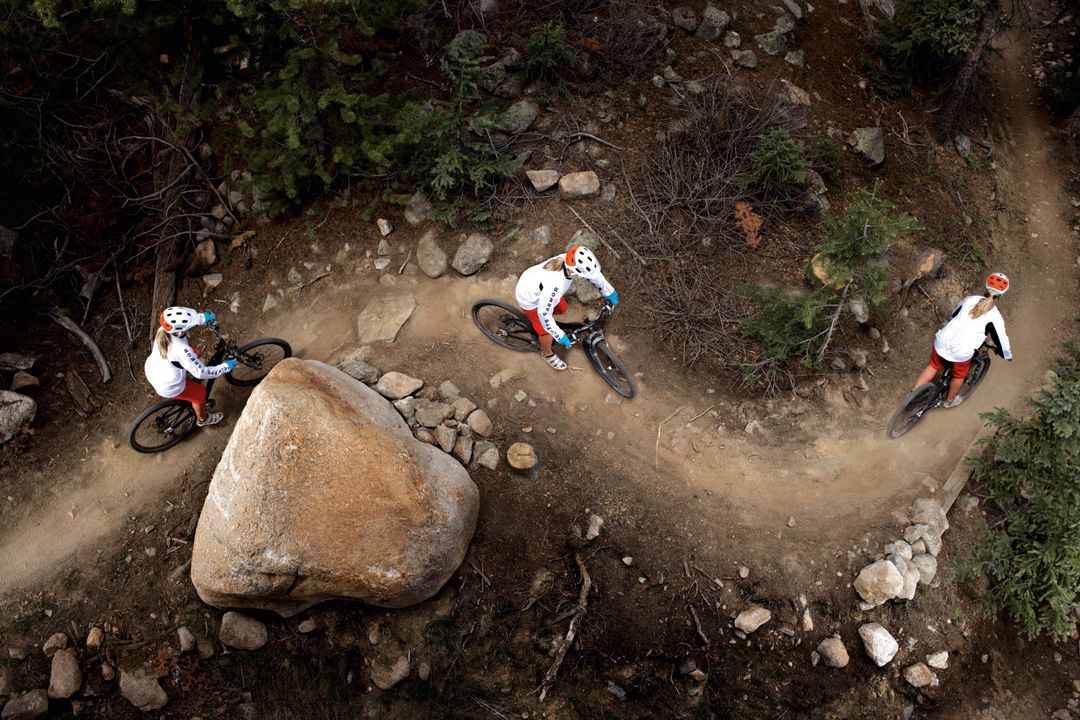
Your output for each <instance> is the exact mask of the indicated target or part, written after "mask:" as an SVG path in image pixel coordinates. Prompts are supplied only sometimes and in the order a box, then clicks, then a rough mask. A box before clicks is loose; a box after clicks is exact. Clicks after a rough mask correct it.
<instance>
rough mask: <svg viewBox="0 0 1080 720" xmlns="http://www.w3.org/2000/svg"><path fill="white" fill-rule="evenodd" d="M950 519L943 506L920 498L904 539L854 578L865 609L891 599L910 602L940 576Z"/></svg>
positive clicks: (912, 511)
mask: <svg viewBox="0 0 1080 720" xmlns="http://www.w3.org/2000/svg"><path fill="white" fill-rule="evenodd" d="M948 529H949V520H948V518H947V517H946V516H945V509H944V508H943V507H942V506H941V503H940V502H938V501H937V500H935V499H933V498H919V499H918V500H916V501H915V502H914V503H912V506H911V523H910V524H909V525H908V526H907V527H906V528H905V529H904V533H903V538H902V539H899V538H898V539H897V540H895V541H893V542H891V543H888V544H887V545H885V556H884V557H882V558H880V559H878V560H877V561H875V562H873V563H871V564H870V565H867V566H866V567H864V568H863V569H862V570H861V571H860V572H859V575H858V577H857V578H856V579H855V591H856V592H857V593H858V594H859V597H860V598H862V602H861V603H860V605H859V607H860V609H862V610H869V609H870V608H873V607H876V606H878V605H882V604H884V603H886V602H888V601H889V600H893V599H896V600H910V599H912V598H913V597H915V590H916V588H917V586H918V585H919V584H922V585H930V584H931V583H932V582H934V578H935V577H936V576H937V555H938V553H939V552H941V536H942V533H944V532H945V531H946V530H948Z"/></svg>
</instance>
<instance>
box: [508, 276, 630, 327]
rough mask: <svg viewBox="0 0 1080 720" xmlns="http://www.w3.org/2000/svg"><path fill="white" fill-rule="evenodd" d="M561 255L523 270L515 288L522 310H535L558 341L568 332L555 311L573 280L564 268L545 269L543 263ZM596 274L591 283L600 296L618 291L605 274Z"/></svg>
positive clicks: (541, 321) (515, 295)
mask: <svg viewBox="0 0 1080 720" xmlns="http://www.w3.org/2000/svg"><path fill="white" fill-rule="evenodd" d="M560 258H562V255H556V256H555V257H553V258H548V259H547V260H545V261H544V262H542V263H540V264H539V265H533V266H532V267H531V268H529V269H528V270H526V271H525V272H523V273H521V277H519V278H518V281H517V287H516V288H515V289H514V298H515V300H517V304H518V307H520V308H521V309H522V310H536V314H537V317H539V318H540V324H541V325H542V326H543V328H544V330H547V332H548V334H549V335H551V337H553V338H555V341H556V342H558V341H559V340H561V339H562V337H563V335H565V334H566V333H564V332H563V331H562V329H561V328H560V327H559V325H558V323H556V322H555V318H554V315H553V313H554V312H555V306H556V305H558V304H559V300H562V296H563V295H565V294H566V291H567V290H569V289H570V283H571V282H573V280H572V279H571V278H568V277H566V274H565V273H564V272H563V271H562V269H561V268H560V269H559V270H545V269H544V265H545V264H547V263H549V262H551V261H552V260H558V259H560ZM597 275H598V276H597V277H596V278H589V282H591V283H592V284H593V285H595V286H596V287H597V288H598V289H599V290H600V294H601V295H603V296H604V297H607V296H608V295H610V294H611V293H613V292H615V288H614V287H612V286H611V283H609V282H608V281H607V278H605V277H604V276H603V274H602V273H598V274H597Z"/></svg>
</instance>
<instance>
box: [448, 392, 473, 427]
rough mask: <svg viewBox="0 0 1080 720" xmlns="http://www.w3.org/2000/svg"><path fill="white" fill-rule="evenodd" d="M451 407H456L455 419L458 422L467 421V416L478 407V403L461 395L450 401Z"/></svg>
mask: <svg viewBox="0 0 1080 720" xmlns="http://www.w3.org/2000/svg"><path fill="white" fill-rule="evenodd" d="M450 407H452V408H454V419H455V420H457V421H458V422H465V420H466V418H468V417H469V415H471V414H472V411H473V410H475V409H476V403H474V402H473V401H472V400H470V399H469V398H463V397H459V398H458V399H457V400H454V401H453V402H452V403H450Z"/></svg>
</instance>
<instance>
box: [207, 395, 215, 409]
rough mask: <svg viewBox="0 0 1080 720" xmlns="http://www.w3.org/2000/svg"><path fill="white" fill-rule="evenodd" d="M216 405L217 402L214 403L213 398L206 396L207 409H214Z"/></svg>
mask: <svg viewBox="0 0 1080 720" xmlns="http://www.w3.org/2000/svg"><path fill="white" fill-rule="evenodd" d="M214 405H215V403H214V400H213V398H206V409H207V410H212V409H213V407H214Z"/></svg>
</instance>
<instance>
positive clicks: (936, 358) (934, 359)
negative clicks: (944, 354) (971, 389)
mask: <svg viewBox="0 0 1080 720" xmlns="http://www.w3.org/2000/svg"><path fill="white" fill-rule="evenodd" d="M930 365H931V366H932V367H933V368H934V369H935V370H937V371H938V372H941V371H942V370H944V369H945V368H947V367H948V366H950V365H952V376H953V377H954V378H956V379H957V380H963V379H964V378H966V377H967V374H968V369H970V368H971V358H968V359H967V360H965V361H964V362H951V361H949V360H942V359H941V356H940V355H938V354H937V350H935V349H933V348H930Z"/></svg>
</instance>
